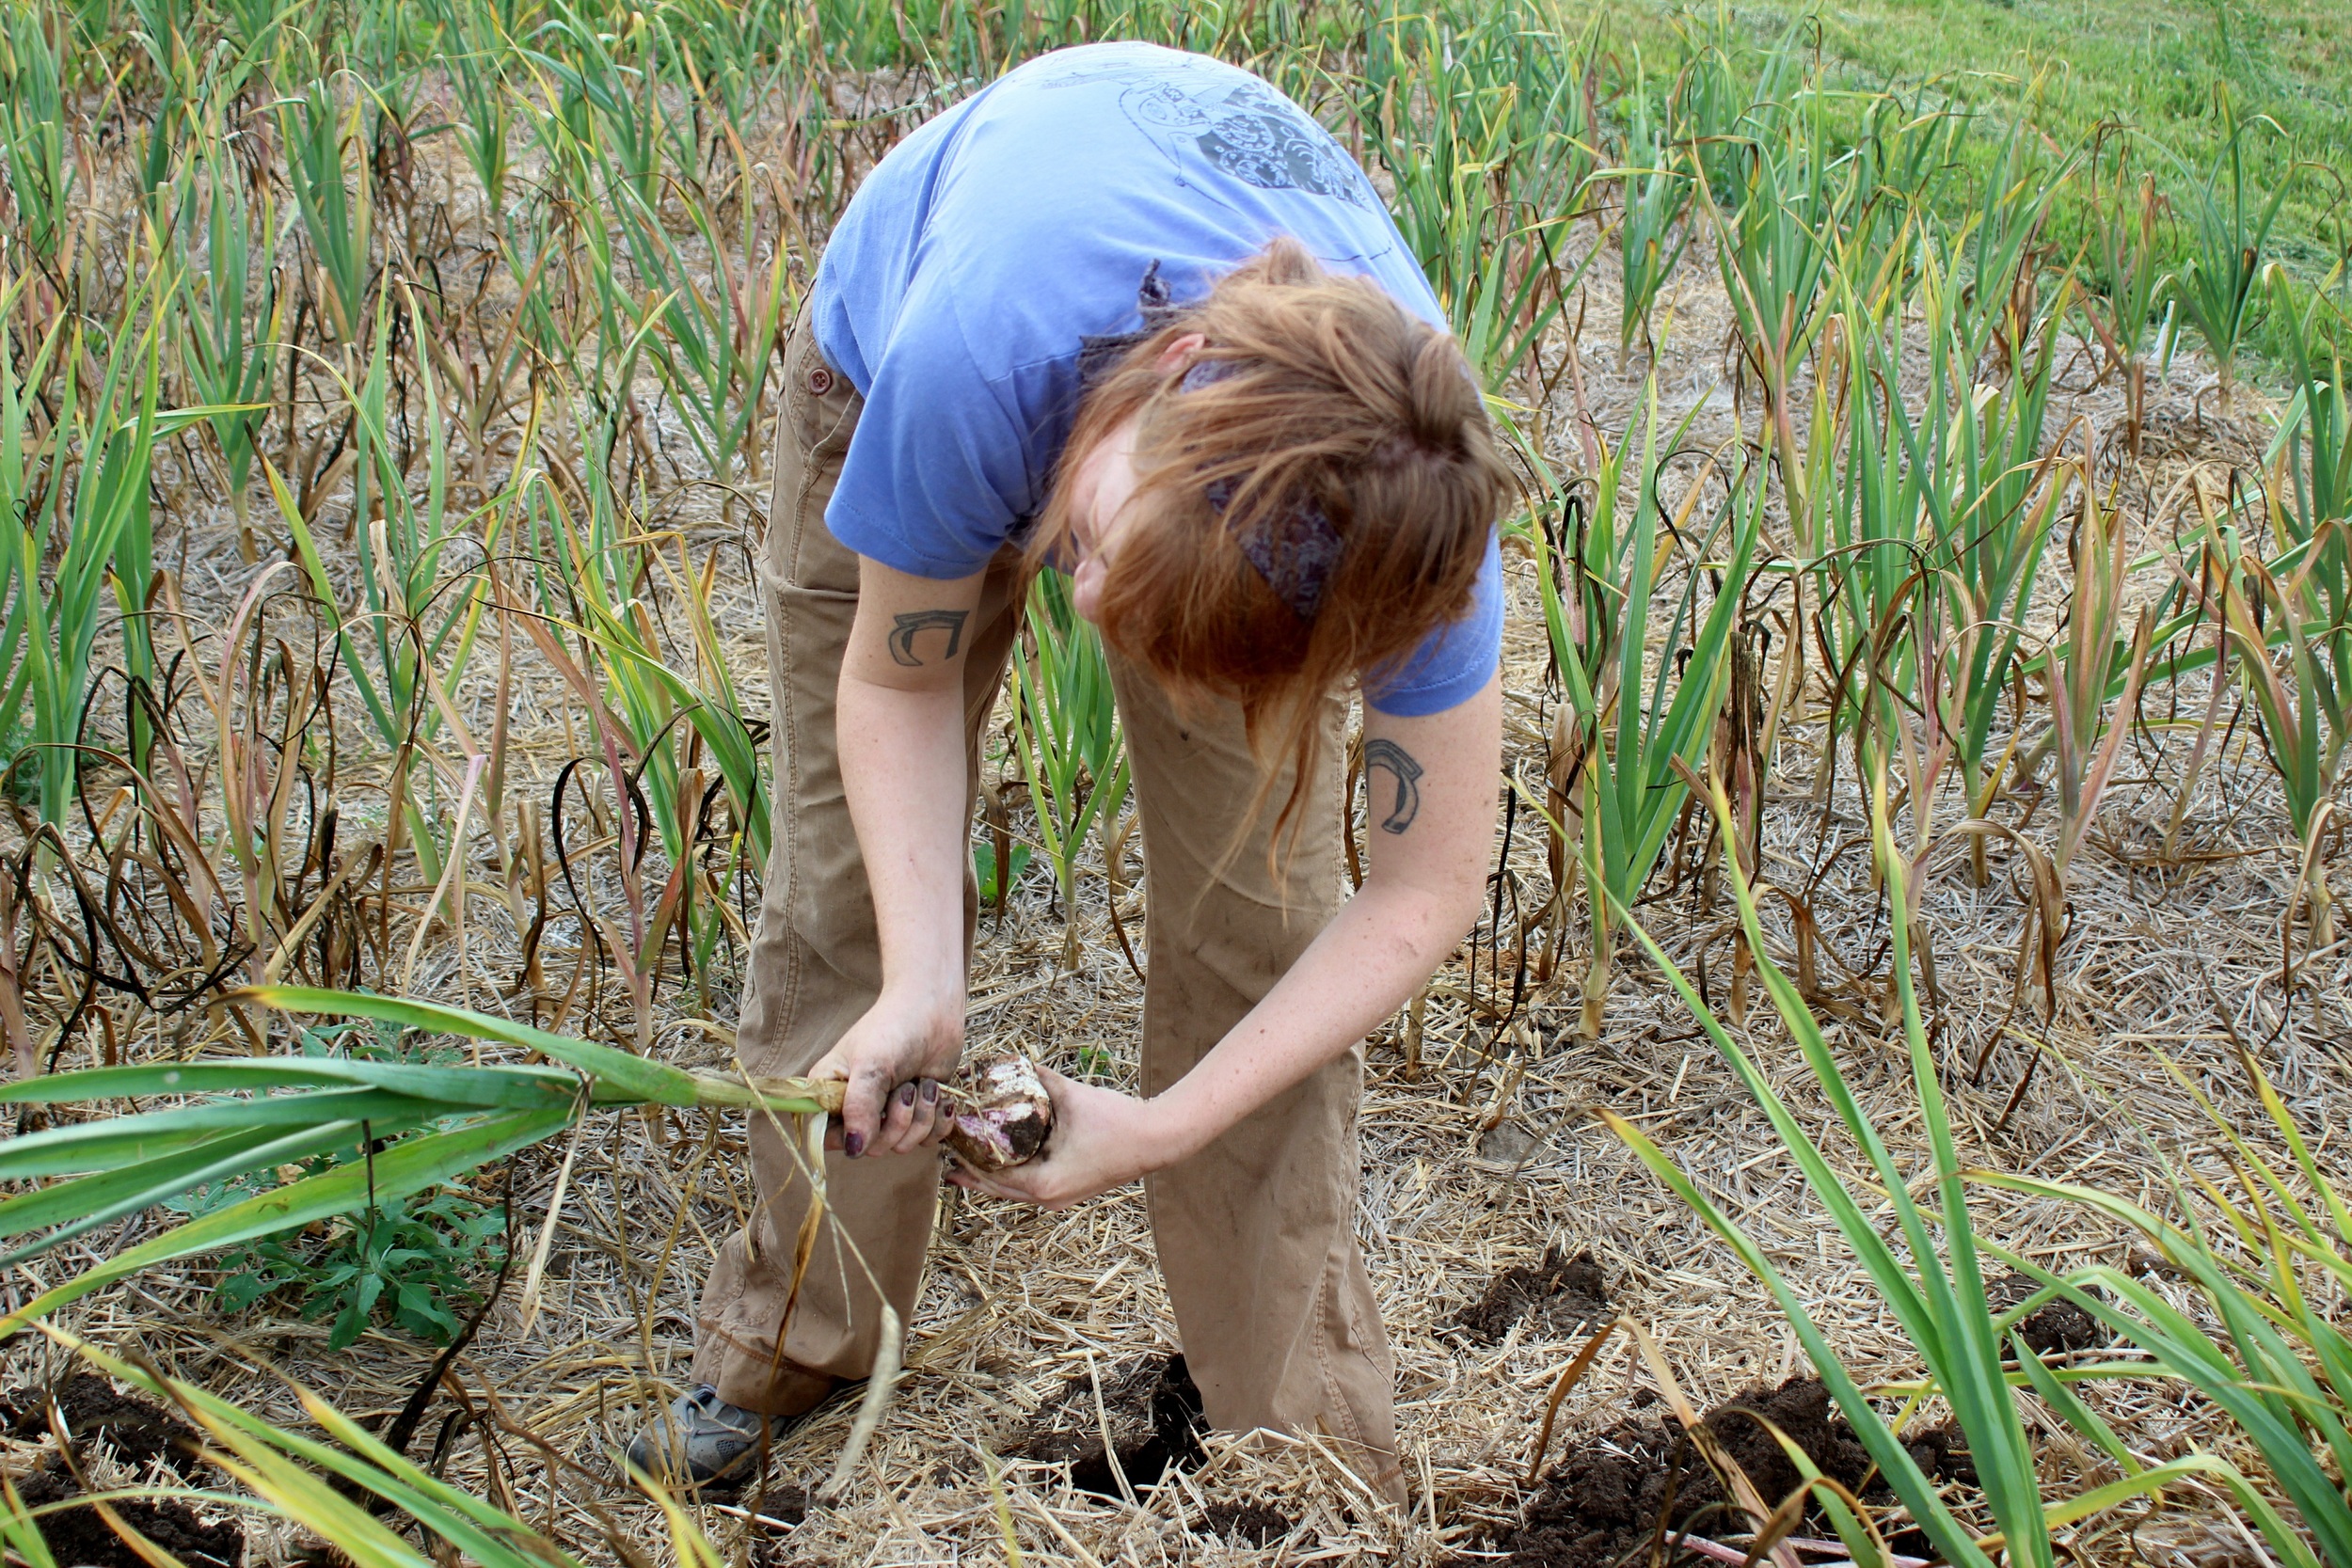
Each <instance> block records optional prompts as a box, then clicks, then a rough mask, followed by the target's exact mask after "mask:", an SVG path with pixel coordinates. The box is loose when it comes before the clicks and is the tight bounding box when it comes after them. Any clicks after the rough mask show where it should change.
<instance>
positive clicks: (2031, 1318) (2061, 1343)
mask: <svg viewBox="0 0 2352 1568" xmlns="http://www.w3.org/2000/svg"><path fill="white" fill-rule="evenodd" d="M2039 1289H2041V1285H2040V1283H2039V1282H2038V1281H2036V1280H2034V1279H2033V1278H2031V1277H2030V1276H2028V1275H2022V1274H2011V1275H2002V1276H2001V1277H2000V1278H1998V1279H1994V1280H1988V1281H1987V1282H1986V1284H1985V1287H1984V1293H1985V1297H1986V1299H1987V1300H1989V1301H1990V1302H1991V1303H1992V1304H1993V1306H1994V1308H1996V1309H2007V1308H2009V1307H2014V1306H2016V1305H2017V1304H2018V1303H2019V1302H2021V1301H2024V1300H2025V1299H2026V1297H2027V1296H2029V1295H2032V1294H2033V1293H2034V1291H2037V1290H2039ZM2017 1332H2018V1333H2019V1334H2021V1335H2023V1336H2024V1337H2025V1340H2026V1344H2028V1345H2030V1346H2032V1347H2033V1351H2034V1354H2037V1355H2062V1354H2069V1353H2071V1352H2074V1351H2078V1350H2096V1349H2097V1348H2098V1347H2099V1346H2101V1345H2105V1344H2110V1343H2112V1342H2113V1341H2114V1338H2115V1336H2114V1335H2112V1334H2110V1333H2108V1332H2107V1327H2106V1324H2105V1323H2101V1322H2100V1321H2099V1320H2098V1319H2096V1318H2094V1317H2092V1316H2091V1315H2090V1313H2088V1312H2086V1311H2084V1310H2083V1309H2082V1308H2081V1307H2077V1306H2075V1305H2074V1303H2073V1302H2071V1301H2068V1300H2066V1299H2065V1298H2064V1297H2063V1296H2061V1297H2059V1298H2058V1299H2057V1300H2055V1301H2045V1302H2043V1303H2042V1305H2041V1306H2039V1307H2035V1308H2034V1309H2033V1310H2032V1311H2031V1312H2028V1313H2026V1318H2025V1321H2024V1322H2023V1323H2019V1324H2018V1325H2017Z"/></svg>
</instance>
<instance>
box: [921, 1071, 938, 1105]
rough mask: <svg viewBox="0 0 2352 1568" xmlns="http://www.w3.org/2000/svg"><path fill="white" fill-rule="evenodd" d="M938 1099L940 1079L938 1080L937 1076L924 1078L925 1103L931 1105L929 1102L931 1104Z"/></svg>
mask: <svg viewBox="0 0 2352 1568" xmlns="http://www.w3.org/2000/svg"><path fill="white" fill-rule="evenodd" d="M938 1099H939V1080H938V1079H936V1078H926V1079H924V1080H923V1103H924V1104H926V1105H929V1104H931V1103H932V1102H934V1101H937V1100H938Z"/></svg>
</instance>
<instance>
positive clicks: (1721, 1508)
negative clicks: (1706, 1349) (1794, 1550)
mask: <svg viewBox="0 0 2352 1568" xmlns="http://www.w3.org/2000/svg"><path fill="white" fill-rule="evenodd" d="M1758 1418H1761V1419H1760V1420H1759V1419H1758ZM1703 1419H1704V1420H1705V1421H1706V1423H1707V1425H1708V1428H1709V1430H1711V1431H1712V1432H1713V1433H1714V1434H1715V1437H1716V1439H1717V1441H1718V1442H1720V1443H1721V1444H1722V1446H1723V1449H1724V1452H1726V1453H1727V1454H1728V1455H1729V1456H1730V1458H1731V1460H1732V1462H1733V1463H1734V1464H1736V1465H1739V1466H1740V1469H1741V1470H1743V1471H1745V1472H1746V1474H1747V1477H1748V1480H1749V1481H1752V1482H1754V1483H1755V1486H1756V1494H1757V1496H1759V1497H1762V1498H1763V1499H1764V1501H1765V1503H1766V1504H1767V1506H1770V1505H1772V1504H1775V1503H1778V1502H1779V1501H1780V1500H1781V1499H1782V1498H1783V1497H1787V1496H1788V1494H1789V1493H1791V1492H1793V1491H1795V1490H1796V1489H1797V1487H1798V1485H1799V1484H1800V1482H1801V1481H1802V1479H1803V1478H1801V1477H1800V1476H1799V1475H1798V1474H1797V1470H1796V1466H1794V1465H1791V1464H1789V1463H1788V1455H1786V1454H1785V1453H1783V1452H1782V1451H1781V1448H1780V1444H1779V1442H1778V1441H1777V1440H1776V1439H1775V1438H1774V1436H1773V1435H1772V1432H1771V1431H1769V1430H1767V1428H1766V1427H1765V1425H1764V1422H1768V1421H1769V1422H1770V1423H1771V1424H1772V1426H1773V1427H1776V1428H1778V1429H1779V1430H1780V1431H1781V1432H1782V1433H1786V1434H1787V1435H1788V1437H1790V1438H1791V1439H1793V1440H1794V1441H1795V1442H1796V1443H1797V1445H1798V1446H1799V1447H1800V1448H1802V1449H1804V1451H1805V1453H1806V1454H1807V1455H1808V1456H1809V1457H1810V1458H1811V1459H1812V1461H1813V1463H1814V1465H1816V1466H1818V1467H1819V1468H1820V1471H1821V1473H1822V1474H1823V1475H1825V1476H1828V1477H1829V1478H1831V1479H1832V1480H1834V1481H1837V1482H1839V1483H1840V1484H1842V1485H1844V1486H1846V1487H1847V1488H1849V1489H1851V1490H1857V1491H1858V1490H1859V1489H1860V1488H1861V1486H1862V1484H1863V1481H1864V1480H1865V1478H1867V1477H1868V1476H1869V1474H1870V1458H1869V1455H1868V1453H1867V1451H1865V1449H1863V1447H1862V1445H1861V1443H1860V1442H1859V1441H1858V1440H1857V1439H1856V1438H1855V1436H1854V1434H1853V1429H1852V1428H1851V1427H1850V1426H1848V1425H1847V1424H1846V1423H1845V1422H1844V1421H1843V1420H1841V1419H1836V1418H1833V1416H1832V1415H1831V1403H1830V1397H1829V1389H1828V1388H1827V1387H1825V1386H1823V1385H1822V1383H1821V1381H1820V1379H1819V1378H1811V1377H1804V1378H1791V1379H1789V1380H1788V1382H1787V1383H1784V1384H1782V1385H1781V1386H1779V1387H1778V1388H1776V1389H1766V1388H1756V1389H1751V1390H1750V1391H1748V1392H1747V1393H1744V1394H1741V1395H1740V1396H1739V1397H1737V1398H1735V1399H1731V1400H1727V1401H1725V1402H1724V1403H1722V1404H1721V1405H1718V1406H1717V1407H1716V1408H1715V1409H1713V1410H1711V1411H1709V1412H1708V1414H1707V1415H1706V1416H1705V1417H1704V1418H1703ZM1661 1515H1662V1516H1663V1517H1664V1520H1665V1528H1666V1529H1667V1530H1668V1531H1669V1532H1677V1531H1683V1530H1689V1531H1691V1532H1692V1533H1695V1534H1700V1535H1713V1534H1717V1533H1721V1532H1726V1531H1728V1532H1734V1533H1736V1532H1739V1531H1740V1530H1744V1529H1745V1528H1748V1524H1747V1520H1746V1518H1745V1516H1744V1515H1742V1514H1740V1513H1739V1512H1738V1511H1737V1509H1736V1507H1734V1506H1733V1505H1732V1504H1731V1503H1730V1500H1729V1499H1728V1498H1727V1497H1725V1496H1724V1489H1723V1486H1722V1484H1721V1482H1719V1481H1717V1480H1716V1478H1715V1474H1714V1472H1713V1471H1712V1470H1710V1469H1709V1468H1708V1465H1707V1462H1706V1461H1705V1460H1704V1459H1702V1458H1700V1457H1699V1454H1698V1451H1697V1449H1694V1448H1693V1447H1692V1445H1691V1442H1690V1440H1689V1439H1688V1438H1687V1437H1686V1436H1685V1435H1684V1433H1683V1432H1682V1429H1681V1426H1680V1424H1679V1423H1678V1422H1677V1421H1676V1420H1675V1419H1674V1418H1672V1417H1666V1418H1661V1419H1655V1420H1642V1421H1620V1422H1618V1423H1617V1424H1616V1425H1614V1426H1613V1427H1611V1428H1609V1429H1608V1430H1607V1431H1605V1432H1601V1433H1597V1434H1596V1435H1594V1436H1592V1437H1590V1438H1587V1439H1586V1440H1585V1441H1584V1442H1582V1443H1581V1444H1579V1445H1577V1446H1576V1447H1575V1448H1573V1449H1569V1450H1568V1452H1567V1453H1566V1454H1565V1455H1564V1456H1562V1458H1561V1460H1560V1463H1559V1464H1558V1465H1555V1466H1553V1468H1552V1470H1551V1472H1550V1473H1549V1475H1548V1476H1546V1477H1545V1478H1544V1482H1543V1485H1542V1486H1541V1487H1539V1488H1538V1489H1537V1491H1536V1493H1535V1495H1534V1497H1532V1498H1530V1499H1529V1501H1528V1504H1527V1511H1526V1513H1525V1515H1524V1516H1523V1522H1522V1524H1521V1525H1520V1527H1519V1528H1518V1531H1517V1532H1516V1533H1515V1534H1514V1535H1512V1536H1511V1537H1510V1538H1509V1539H1507V1540H1506V1541H1504V1542H1503V1543H1502V1544H1503V1545H1504V1546H1505V1547H1506V1548H1507V1549H1508V1550H1509V1551H1510V1553H1511V1557H1510V1561H1511V1562H1512V1563H1513V1564H1515V1565H1517V1568H1612V1565H1613V1564H1614V1563H1616V1562H1618V1561H1619V1560H1622V1559H1624V1558H1626V1557H1627V1555H1628V1554H1629V1553H1639V1552H1640V1550H1641V1549H1642V1548H1643V1547H1644V1546H1645V1544H1646V1543H1647V1542H1649V1541H1650V1540H1651V1538H1652V1537H1653V1536H1654V1535H1656V1533H1657V1532H1658V1528H1659V1520H1660V1518H1661Z"/></svg>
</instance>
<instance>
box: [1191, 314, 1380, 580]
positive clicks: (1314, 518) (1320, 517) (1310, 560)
mask: <svg viewBox="0 0 2352 1568" xmlns="http://www.w3.org/2000/svg"><path fill="white" fill-rule="evenodd" d="M1240 369H1241V365H1240V363H1239V362H1238V361H1236V360H1232V359H1200V360H1196V361H1195V362H1194V363H1193V366H1192V368H1191V369H1190V370H1188V371H1186V372H1184V380H1182V381H1180V382H1178V383H1177V389H1178V390H1179V391H1184V392H1197V391H1199V390H1200V388H1203V387H1207V386H1212V385H1214V384H1215V383H1216V382H1219V381H1222V380H1224V379H1225V378H1226V377H1227V376H1230V375H1232V374H1234V373H1235V372H1238V371H1239V370H1240ZM1236 488H1238V486H1237V485H1236V484H1235V483H1234V482H1233V481H1232V480H1231V479H1220V480H1216V481H1213V482H1212V483H1210V484H1209V485H1208V487H1207V489H1206V491H1205V492H1204V493H1205V494H1206V495H1207V497H1208V500H1209V509H1210V510H1211V511H1213V512H1215V513H1216V514H1217V515H1219V516H1223V515H1225V509H1226V507H1227V506H1229V505H1231V504H1232V499H1233V492H1234V491H1235V489H1236ZM1237 542H1238V543H1239V544H1240V546H1241V553H1242V555H1243V557H1244V558H1245V559H1246V560H1248V562H1249V564H1250V565H1252V566H1254V567H1256V568H1257V572H1258V575H1259V576H1260V577H1262V578H1265V581H1266V586H1267V587H1268V588H1271V589H1273V590H1274V596H1275V597H1276V598H1278V599H1280V600H1281V601H1282V602H1283V603H1284V604H1286V605H1288V606H1290V607H1291V610H1292V612H1293V613H1294V614H1295V615H1296V616H1297V617H1298V618H1299V619H1300V620H1302V621H1311V620H1313V619H1314V618H1315V611H1317V610H1321V609H1322V608H1323V590H1324V587H1325V585H1326V584H1327V583H1328V582H1329V581H1330V578H1331V568H1332V567H1334V566H1336V565H1338V564H1339V560H1340V550H1341V548H1342V546H1343V540H1342V539H1341V538H1340V531H1339V530H1338V529H1337V528H1335V527H1333V526H1332V523H1331V519H1330V517H1329V516H1328V515H1327V514H1326V513H1325V512H1324V510H1323V508H1322V506H1321V505H1320V504H1319V503H1317V502H1316V501H1315V500H1313V499H1311V498H1310V499H1304V500H1301V501H1299V502H1298V503H1296V504H1295V505H1294V506H1290V507H1287V508H1284V509H1282V510H1280V511H1279V512H1276V513H1274V514H1272V515H1268V516H1267V517H1265V518H1264V519H1263V520H1262V521H1261V522H1260V523H1259V524H1258V526H1257V527H1255V528H1253V529H1251V530H1249V531H1248V532H1247V533H1244V534H1242V535H1241V536H1240V538H1239V540H1238V541H1237Z"/></svg>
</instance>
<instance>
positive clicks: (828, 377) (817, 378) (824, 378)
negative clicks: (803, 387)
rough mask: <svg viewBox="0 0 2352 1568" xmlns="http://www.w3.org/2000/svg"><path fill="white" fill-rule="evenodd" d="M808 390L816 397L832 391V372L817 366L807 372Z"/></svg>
mask: <svg viewBox="0 0 2352 1568" xmlns="http://www.w3.org/2000/svg"><path fill="white" fill-rule="evenodd" d="M808 389H809V390H810V391H812V392H814V393H816V394H817V395H818V397H820V398H821V397H823V396H824V395H825V394H826V393H827V392H830V391H832V390H833V372H831V371H829V370H827V369H825V367H824V366H822V365H819V366H818V367H817V368H816V369H815V370H813V371H811V372H808Z"/></svg>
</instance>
